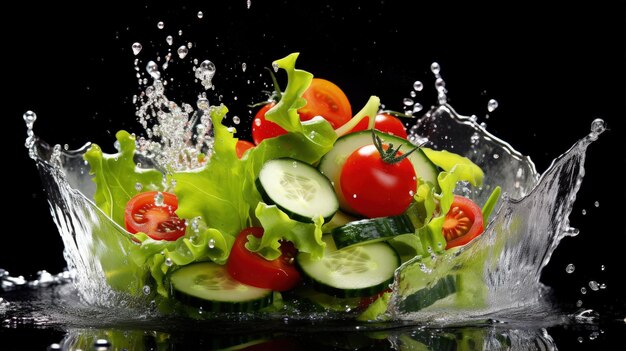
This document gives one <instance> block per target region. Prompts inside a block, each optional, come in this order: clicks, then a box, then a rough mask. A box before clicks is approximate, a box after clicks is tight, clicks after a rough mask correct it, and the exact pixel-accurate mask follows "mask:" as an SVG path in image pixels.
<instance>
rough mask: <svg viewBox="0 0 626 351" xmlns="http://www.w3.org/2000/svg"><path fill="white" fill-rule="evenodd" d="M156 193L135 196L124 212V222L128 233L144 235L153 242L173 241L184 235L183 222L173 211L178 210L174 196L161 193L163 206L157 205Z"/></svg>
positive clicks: (150, 192) (149, 192)
mask: <svg viewBox="0 0 626 351" xmlns="http://www.w3.org/2000/svg"><path fill="white" fill-rule="evenodd" d="M157 194H158V192H157V191H147V192H143V193H139V194H137V195H135V196H134V197H133V198H132V199H130V201H128V204H126V210H125V212H124V222H125V224H126V230H128V232H129V233H131V234H135V233H139V232H142V233H145V234H146V235H148V236H149V237H151V238H152V239H154V240H168V241H174V240H176V239H178V238H180V237H181V236H183V235H185V221H184V220H182V219H180V218H179V217H178V216H177V215H176V213H175V211H176V209H177V208H178V199H177V198H176V195H174V194H170V193H166V192H161V195H162V196H163V204H160V205H157V204H156V203H155V197H156V196H157Z"/></svg>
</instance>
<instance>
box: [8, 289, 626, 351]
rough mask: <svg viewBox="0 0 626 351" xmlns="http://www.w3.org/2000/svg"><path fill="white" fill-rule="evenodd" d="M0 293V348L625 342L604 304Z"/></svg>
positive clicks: (614, 346)
mask: <svg viewBox="0 0 626 351" xmlns="http://www.w3.org/2000/svg"><path fill="white" fill-rule="evenodd" d="M0 296H2V297H3V299H4V300H5V302H6V301H10V302H9V303H8V304H6V303H5V305H3V306H4V307H0V321H1V327H0V340H1V342H2V345H4V346H3V348H2V349H3V350H4V349H7V350H46V349H49V348H52V349H54V347H57V346H58V349H62V350H77V349H82V350H100V351H104V350H122V349H127V350H179V349H183V350H217V349H226V348H229V347H242V348H243V347H244V346H245V347H249V348H243V349H247V350H248V349H249V350H501V349H507V350H553V349H559V350H585V349H595V350H623V349H624V347H625V346H626V343H625V342H624V339H623V337H622V336H623V333H625V332H626V322H625V321H624V320H621V319H620V316H619V315H617V314H616V315H611V313H610V312H608V313H603V314H602V316H601V317H600V318H595V319H593V320H583V319H580V318H579V319H576V318H573V317H572V316H567V315H565V314H562V312H560V313H561V317H556V318H553V319H551V320H544V321H538V320H532V321H528V320H527V321H523V320H517V321H513V320H509V319H504V318H502V319H498V320H495V319H487V320H484V321H479V322H477V321H473V322H472V323H470V324H464V323H458V324H455V325H447V326H437V325H432V324H411V323H387V324H357V323H355V322H353V321H343V320H306V319H304V320H296V319H289V318H279V319H271V320H259V319H241V317H240V316H239V317H235V316H226V317H225V316H222V317H221V318H220V319H219V320H203V321H199V320H191V319H185V318H172V317H163V316H159V315H156V314H149V315H142V313H141V312H140V311H132V310H128V311H127V312H121V313H120V311H119V310H115V313H111V311H110V310H107V309H98V308H94V307H88V306H86V305H84V304H82V303H81V302H80V300H79V298H78V295H77V294H76V293H75V291H74V290H73V287H72V285H71V284H68V283H66V284H60V285H55V286H49V287H44V288H39V289H32V288H23V289H19V290H14V291H11V292H4V293H0ZM558 314H559V313H558V312H555V316H556V315H558ZM54 344H57V345H54ZM253 345H255V346H253ZM98 347H100V348H98ZM107 347H108V348H107Z"/></svg>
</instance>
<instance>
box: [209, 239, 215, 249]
mask: <svg viewBox="0 0 626 351" xmlns="http://www.w3.org/2000/svg"><path fill="white" fill-rule="evenodd" d="M208 246H209V249H214V248H215V239H213V238H211V239H209V243H208Z"/></svg>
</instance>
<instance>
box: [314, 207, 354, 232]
mask: <svg viewBox="0 0 626 351" xmlns="http://www.w3.org/2000/svg"><path fill="white" fill-rule="evenodd" d="M358 220H359V219H358V218H356V217H352V216H350V215H349V214H346V213H344V212H341V211H337V212H336V213H335V215H334V216H333V218H331V219H330V222H328V223H326V224H324V226H322V232H323V233H324V234H329V233H330V232H332V230H333V229H335V228H337V227H341V226H342V225H346V224H348V223H350V222H354V221H358Z"/></svg>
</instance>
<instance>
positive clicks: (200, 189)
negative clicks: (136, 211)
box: [171, 105, 250, 236]
mask: <svg viewBox="0 0 626 351" xmlns="http://www.w3.org/2000/svg"><path fill="white" fill-rule="evenodd" d="M227 112H228V109H227V108H226V107H225V106H224V105H220V106H217V107H215V106H212V107H211V109H210V112H209V113H210V116H211V120H212V121H213V128H214V129H213V130H214V135H215V143H214V145H213V154H212V155H211V157H210V159H209V161H208V162H207V164H206V165H205V166H204V167H203V168H201V169H199V170H193V171H186V172H177V173H174V174H172V175H171V178H172V179H173V180H174V181H175V183H176V186H175V188H174V193H175V194H176V196H177V197H178V210H176V214H177V215H178V216H179V217H181V218H185V219H187V220H189V221H191V220H193V219H194V218H196V217H200V218H202V220H203V221H204V223H206V225H207V226H208V227H210V228H215V229H217V230H218V231H220V232H221V233H223V234H225V235H231V236H236V235H237V233H239V232H240V231H241V230H242V229H244V228H245V227H247V226H248V225H249V211H250V205H249V204H248V202H246V201H245V199H244V194H243V192H242V191H241V190H242V189H243V187H244V177H245V172H244V163H243V161H242V160H239V159H238V158H237V155H236V153H235V145H236V144H237V138H235V137H234V135H233V132H232V131H231V130H229V129H228V128H227V127H226V126H224V125H223V124H222V119H223V118H224V116H225V115H226V113H227Z"/></svg>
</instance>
